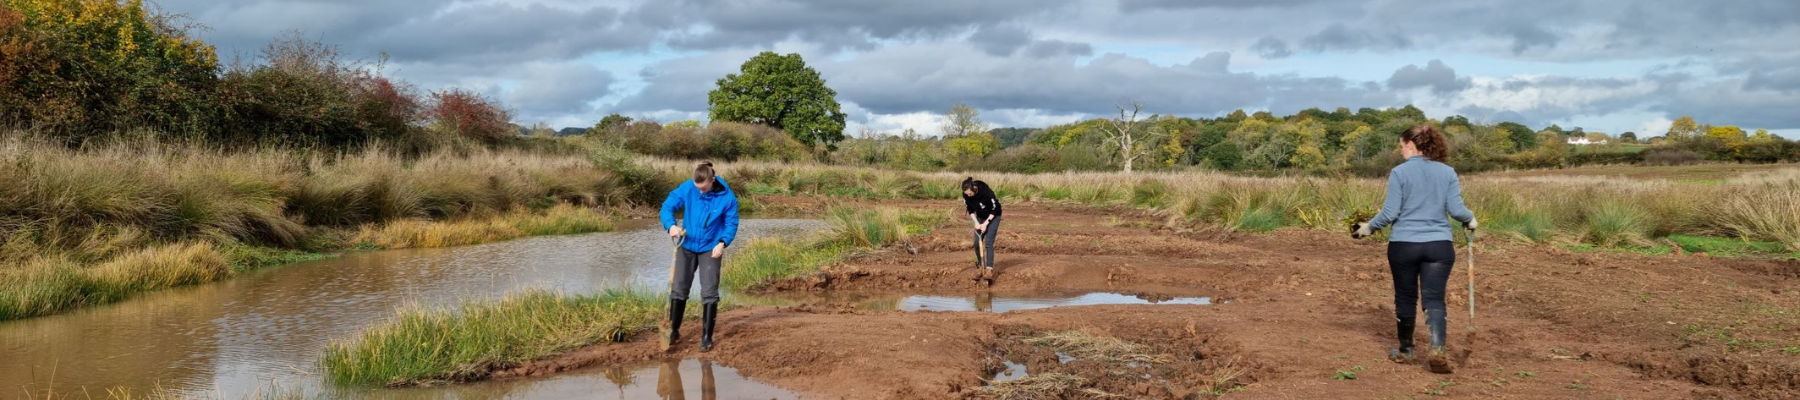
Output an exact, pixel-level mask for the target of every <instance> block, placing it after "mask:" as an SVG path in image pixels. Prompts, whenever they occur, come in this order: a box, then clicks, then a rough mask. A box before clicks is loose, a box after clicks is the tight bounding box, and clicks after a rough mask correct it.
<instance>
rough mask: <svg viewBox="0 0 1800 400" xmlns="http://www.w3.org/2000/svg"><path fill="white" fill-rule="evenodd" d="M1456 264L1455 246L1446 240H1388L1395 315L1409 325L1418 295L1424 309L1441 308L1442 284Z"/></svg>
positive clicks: (1396, 318)
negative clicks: (1421, 241)
mask: <svg viewBox="0 0 1800 400" xmlns="http://www.w3.org/2000/svg"><path fill="white" fill-rule="evenodd" d="M1455 265H1456V247H1455V246H1454V245H1452V244H1451V243H1450V242H1449V241H1437V242H1425V243H1409V242H1388V269H1389V270H1391V271H1393V273H1394V319H1395V320H1396V321H1398V322H1400V323H1401V324H1402V325H1403V326H1412V322H1413V321H1416V320H1417V319H1416V318H1417V316H1418V306H1419V302H1420V297H1424V304H1425V311H1427V312H1430V311H1432V310H1436V311H1438V312H1443V311H1444V285H1445V283H1446V282H1448V281H1449V280H1450V269H1451V267H1453V266H1455Z"/></svg>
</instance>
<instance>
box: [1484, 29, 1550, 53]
mask: <svg viewBox="0 0 1800 400" xmlns="http://www.w3.org/2000/svg"><path fill="white" fill-rule="evenodd" d="M1496 29H1497V30H1498V31H1499V32H1500V33H1501V34H1503V35H1506V36H1509V37H1511V38H1512V52H1513V55H1519V54H1524V53H1525V51H1526V50H1530V49H1531V48H1533V47H1541V48H1552V47H1556V44H1557V43H1558V42H1561V41H1562V37H1560V36H1557V35H1556V34H1555V33H1551V32H1550V31H1549V30H1546V29H1544V28H1543V27H1541V26H1538V25H1536V24H1532V23H1529V22H1524V21H1515V22H1514V23H1511V24H1507V25H1506V26H1502V27H1498V28H1496Z"/></svg>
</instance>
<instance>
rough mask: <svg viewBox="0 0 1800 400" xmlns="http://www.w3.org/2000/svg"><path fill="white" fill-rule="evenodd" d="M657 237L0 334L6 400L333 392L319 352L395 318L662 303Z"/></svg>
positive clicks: (133, 304)
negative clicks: (515, 306) (542, 296)
mask: <svg viewBox="0 0 1800 400" xmlns="http://www.w3.org/2000/svg"><path fill="white" fill-rule="evenodd" d="M818 226H820V223H819V222H817V221H806V220H746V221H745V222H744V224H743V226H742V228H741V229H742V232H741V234H740V236H742V237H743V238H744V239H745V240H748V239H751V238H754V237H770V236H783V235H798V234H801V233H802V232H803V231H806V230H809V229H816V228H817V227H818ZM660 234H661V233H660V232H659V231H658V230H656V229H654V227H653V222H650V221H634V222H627V223H625V224H622V226H621V227H620V229H619V231H618V232H609V233H597V234H587V235H574V236H556V237H537V238H527V239H520V240H514V241H508V242H501V243H491V244H483V245H476V246H467V247H458V248H447V249H416V250H394V251H379V252H368V253H356V254H349V255H345V256H343V257H340V258H336V259H331V260H324V261H318V262H309V263H304V264H297V265H292V266H287V267H282V268H274V269H270V270H265V271H259V272H256V273H251V274H247V275H245V276H241V277H238V278H236V279H232V280H229V281H226V282H220V283H215V284H208V285H200V286H195V287H189V288H182V289H175V290H167V291H162V292H157V293H151V294H147V295H144V296H141V297H139V298H136V299H133V300H130V301H125V302H121V303H117V304H112V305H106V306H100V307H92V308H89V309H84V310H80V311H75V312H70V313H66V314H61V315H54V316H49V317H42V318H34V319H26V320H19V321H11V322H4V323H0V354H3V355H4V356H3V357H0V398H14V397H21V398H24V397H32V398H44V397H46V396H45V395H44V393H46V392H45V391H46V390H53V391H54V392H55V393H60V394H62V395H64V396H67V395H70V394H74V395H76V396H79V395H80V393H84V392H85V393H89V394H98V395H100V396H99V397H105V396H104V395H103V394H104V393H105V392H106V390H107V389H110V388H124V389H128V390H131V391H133V392H136V393H144V392H147V391H149V390H152V389H155V388H158V387H160V388H165V389H174V390H179V391H182V392H188V393H203V392H204V393H207V394H211V395H219V396H221V397H224V398H239V397H241V394H242V393H248V392H254V391H256V390H258V389H263V390H265V391H266V390H268V389H270V388H280V389H283V390H300V391H304V392H307V393H325V392H327V389H328V388H325V387H323V386H322V384H321V382H319V378H318V377H319V374H318V371H317V368H316V367H315V365H314V362H315V360H316V359H317V357H318V356H319V354H320V353H321V351H322V350H323V349H324V348H325V346H326V345H327V344H328V343H330V342H331V341H332V340H335V339H340V338H347V337H350V336H352V335H353V334H354V333H355V332H356V331H357V330H359V329H362V328H363V327H366V326H369V325H371V324H374V323H377V322H380V321H382V320H383V319H385V318H388V317H391V316H392V315H394V310H395V309H396V308H398V307H403V306H407V305H412V304H417V305H422V306H426V307H445V306H450V305H453V304H456V303H457V302H459V301H479V300H482V299H491V298H495V297H498V296H500V295H502V294H505V293H508V292H515V291H518V290H522V289H528V288H548V289H551V290H558V291H564V292H568V293H588V292H595V291H598V290H601V289H603V288H612V287H621V286H632V287H639V288H645V289H646V290H661V288H664V287H666V284H667V283H666V282H667V279H668V268H669V267H668V265H669V264H668V263H669V257H670V252H671V250H670V248H669V247H668V244H667V243H668V241H667V239H666V237H659V236H658V235H660ZM699 376H700V375H699V374H698V373H696V374H695V375H694V378H692V379H693V380H694V381H695V382H698V381H699ZM554 387H555V385H549V386H543V385H537V386H532V385H525V386H510V387H508V388H503V389H500V390H498V392H497V395H504V396H511V397H514V398H558V397H559V396H536V395H532V394H531V393H534V391H536V390H550V389H551V388H554ZM559 390H560V389H559ZM514 392H522V393H514ZM695 393H699V392H698V391H696V392H695ZM369 395H371V394H370V393H361V392H355V393H349V394H344V396H349V397H366V396H369ZM333 397H343V396H333ZM452 397H458V398H468V397H469V395H466V394H465V395H457V396H452ZM477 397H480V396H477ZM695 398H698V397H695Z"/></svg>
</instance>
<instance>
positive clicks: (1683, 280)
mask: <svg viewBox="0 0 1800 400" xmlns="http://www.w3.org/2000/svg"><path fill="white" fill-rule="evenodd" d="M793 201H802V202H803V201H807V200H804V199H796V200H793ZM888 205H894V206H903V207H930V206H931V205H929V204H920V203H915V202H891V203H890V204H888ZM1162 221H1163V218H1162V217H1160V216H1156V215H1150V214H1145V213H1143V212H1139V211H1131V210H1101V209H1092V208H1086V207H1077V206H1057V205H1046V204H1034V203H1025V204H1016V205H1008V207H1007V218H1006V221H1005V224H1004V225H1003V227H1002V229H1001V233H1000V240H999V244H998V248H999V252H1000V254H1001V256H1000V257H999V258H998V262H997V265H998V274H997V276H996V278H995V280H994V284H993V286H991V287H987V286H982V285H978V284H977V283H976V281H975V280H974V279H973V278H975V276H976V272H975V270H974V269H973V268H972V267H971V264H972V261H973V257H972V249H971V247H970V244H969V239H968V234H967V232H966V231H961V230H958V229H940V230H939V231H936V232H933V233H931V234H928V235H925V236H923V237H918V238H914V239H912V240H910V241H909V242H908V243H905V244H902V245H899V246H894V247H890V248H887V249H884V250H882V251H878V252H874V253H872V254H866V255H863V256H859V257H855V258H852V259H849V260H846V261H844V262H841V263H838V264H835V265H831V266H828V267H827V268H826V269H825V271H824V273H821V274H815V275H811V276H806V277H802V278H798V279H793V280H788V281H781V282H776V283H774V284H771V285H766V286H764V287H762V288H760V290H761V291H763V293H761V294H760V295H761V296H766V297H770V298H786V299H789V301H787V302H786V303H781V302H773V301H772V302H769V303H767V304H769V305H763V306H752V307H746V308H741V309H736V310H732V311H730V312H727V313H725V314H724V315H722V316H721V317H720V321H719V326H720V327H719V336H720V338H719V345H718V348H717V349H715V350H714V351H713V352H710V353H699V352H698V351H696V350H695V349H694V346H695V344H694V343H693V341H692V339H689V340H688V341H687V342H684V343H682V344H680V345H678V347H677V350H676V352H675V354H674V355H673V356H674V357H694V358H701V359H709V360H713V361H716V362H717V363H719V364H720V365H729V366H732V367H734V368H736V369H737V371H738V372H740V373H742V374H743V375H744V376H746V377H749V378H751V379H755V380H758V381H761V382H767V383H769V384H772V385H775V386H777V387H781V388H785V389H789V390H793V391H796V392H798V393H802V394H804V395H806V396H808V397H809V398H824V399H839V398H843V399H983V398H1001V397H1004V396H1018V397H1013V398H1021V397H1025V396H1028V395H1035V396H1039V397H1037V398H1076V399H1086V398H1120V397H1122V398H1211V397H1214V396H1217V395H1221V394H1223V395H1224V396H1225V397H1226V398H1234V399H1235V398H1246V399H1305V398H1370V399H1426V398H1438V397H1453V398H1519V399H1536V398H1571V399H1614V398H1623V399H1738V398H1748V399H1794V398H1800V263H1796V262H1795V261H1792V260H1741V259H1720V258H1710V257H1705V256H1698V255H1680V256H1675V255H1660V256H1652V255H1640V254H1621V253H1584V252H1572V251H1567V250H1564V249H1561V248H1558V247H1555V246H1549V245H1524V244H1515V243H1508V242H1501V241H1490V242H1484V243H1483V244H1481V245H1480V246H1479V252H1478V254H1477V257H1479V259H1478V260H1477V261H1479V263H1480V264H1479V266H1478V268H1479V270H1478V271H1479V274H1478V279H1477V281H1476V293H1477V294H1476V296H1475V298H1474V300H1476V301H1477V303H1478V305H1479V314H1478V316H1477V318H1476V319H1473V320H1471V318H1469V316H1468V314H1467V311H1466V310H1467V307H1468V304H1469V302H1470V300H1471V299H1470V296H1469V295H1468V294H1467V291H1466V290H1467V286H1466V285H1467V284H1468V283H1467V282H1468V281H1467V279H1468V275H1466V274H1467V271H1468V268H1469V267H1468V265H1469V264H1468V261H1469V260H1468V259H1467V258H1466V256H1467V254H1468V253H1467V251H1468V249H1467V248H1466V247H1464V246H1461V245H1459V246H1458V254H1459V257H1464V258H1461V259H1459V261H1460V262H1459V265H1458V266H1457V270H1456V271H1455V274H1454V277H1453V278H1454V279H1452V280H1451V285H1450V286H1451V287H1450V289H1452V290H1450V294H1449V296H1448V302H1449V309H1450V310H1451V311H1452V313H1451V316H1450V320H1451V324H1452V325H1451V331H1450V333H1451V335H1450V344H1451V346H1452V349H1453V352H1452V361H1453V364H1454V365H1456V366H1457V368H1458V371H1457V372H1456V373H1455V374H1451V375H1441V374H1433V373H1430V372H1429V371H1427V370H1426V369H1425V368H1424V367H1423V366H1422V365H1421V364H1419V363H1409V364H1396V363H1393V362H1389V361H1387V360H1385V355H1386V351H1387V349H1388V348H1391V347H1392V346H1393V342H1394V335H1393V314H1392V313H1393V311H1392V310H1393V303H1392V301H1393V300H1392V294H1391V287H1392V283H1391V282H1390V279H1389V276H1388V271H1387V265H1386V262H1385V260H1384V259H1383V255H1384V254H1385V253H1384V250H1383V248H1384V245H1383V244H1382V243H1376V242H1368V241H1352V240H1350V239H1349V238H1347V237H1344V236H1346V235H1341V234H1337V233H1328V232H1315V231H1292V230H1289V231H1276V232H1271V233H1226V232H1220V231H1212V230H1199V231H1179V230H1171V229H1168V228H1163V227H1162V226H1163V224H1162V223H1161V222H1162ZM865 293H897V294H887V295H882V294H865ZM1202 298H1205V301H1202V300H1201V299H1202ZM796 299H797V300H796ZM1092 303H1117V304H1092ZM795 304H798V305H795ZM926 311H947V312H926ZM968 311H978V312H968ZM1471 327H1473V329H1470V328H1471ZM696 328H697V327H696ZM684 329H693V328H689V327H686V326H684ZM1070 332H1076V333H1077V334H1079V335H1083V336H1082V337H1091V338H1099V339H1101V340H1102V341H1111V342H1110V343H1113V344H1111V345H1105V346H1098V345H1077V346H1074V347H1071V348H1054V347H1049V346H1047V345H1046V344H1045V340H1047V339H1046V338H1052V337H1057V336H1058V335H1070V334H1071V333H1070ZM697 334H698V331H697V330H695V331H692V332H684V333H683V335H682V336H683V337H684V338H692V337H694V336H695V335H697ZM1416 334H1417V338H1418V339H1417V340H1418V342H1417V343H1420V345H1421V346H1422V345H1423V343H1424V342H1423V341H1424V340H1425V336H1426V333H1425V328H1424V327H1422V326H1421V327H1419V328H1418V330H1417V331H1416ZM653 341H654V338H652V337H650V335H643V337H639V338H635V341H633V342H626V343H617V344H607V345H598V346H591V347H588V348H585V349H581V350H578V351H575V352H572V353H569V354H565V355H563V356H559V357H556V358H553V359H549V360H543V361H540V362H536V363H531V364H529V365H525V366H521V367H519V368H516V369H513V370H509V371H502V373H500V374H498V375H499V376H520V375H523V376H556V374H557V373H558V372H559V371H571V370H573V371H585V370H587V369H586V368H594V367H595V366H608V365H631V364H633V363H638V362H643V361H646V360H655V359H660V358H663V357H666V356H665V355H663V354H660V353H658V352H655V351H653V350H652V347H653V346H651V345H650V344H649V343H651V342H653ZM1121 343H1123V344H1121ZM1084 346H1085V347H1084ZM1096 348H1114V349H1121V348H1123V349H1129V351H1125V352H1124V353H1128V354H1127V356H1107V357H1101V358H1094V357H1082V356H1074V357H1071V355H1072V353H1070V351H1077V352H1079V351H1082V350H1093V349H1096ZM1034 390H1035V392H1033V391H1034Z"/></svg>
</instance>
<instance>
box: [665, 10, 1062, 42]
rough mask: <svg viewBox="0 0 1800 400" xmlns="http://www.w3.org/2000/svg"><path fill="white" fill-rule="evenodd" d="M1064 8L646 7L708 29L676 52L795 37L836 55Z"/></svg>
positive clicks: (679, 39) (678, 38)
mask: <svg viewBox="0 0 1800 400" xmlns="http://www.w3.org/2000/svg"><path fill="white" fill-rule="evenodd" d="M1066 5H1067V3H1064V2H1052V3H1045V2H1041V1H1032V0H998V1H979V2H969V1H960V0H926V1H857V2H846V1H832V0H748V1H691V0H690V1H673V2H661V3H653V4H652V5H649V6H647V7H646V8H647V9H659V8H663V9H678V10H682V15H684V16H686V17H687V18H688V20H689V21H690V22H692V23H698V24H703V25H705V26H707V27H708V30H706V31H704V32H699V33H691V34H681V35H676V36H675V37H673V38H671V39H670V44H671V45H673V46H676V47H679V48H690V49H720V48H734V47H753V46H760V45H767V44H770V43H775V42H779V41H783V40H787V39H790V38H800V39H806V40H807V41H809V42H812V43H815V44H820V45H823V48H824V49H825V50H827V51H836V50H842V49H859V50H866V49H869V48H872V47H873V46H874V43H875V42H874V41H876V40H933V39H945V38H949V37H955V36H960V35H961V34H963V33H964V32H967V31H968V30H969V29H970V28H976V27H982V26H989V25H994V24H1000V23H1003V22H1006V21H1008V20H1012V19H1015V18H1020V17H1023V16H1026V15H1029V14H1033V13H1039V12H1045V11H1049V10H1054V9H1059V8H1061V7H1063V6H1066ZM662 12H666V11H662Z"/></svg>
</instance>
